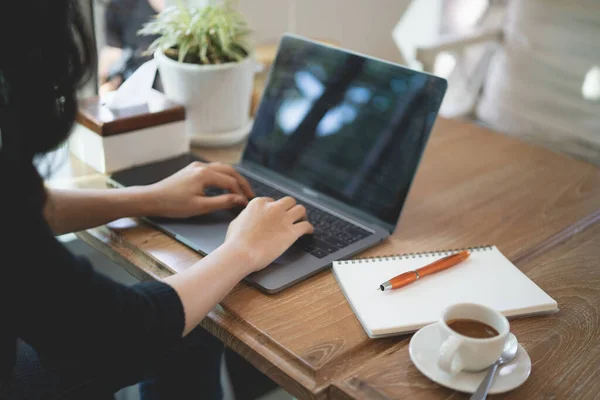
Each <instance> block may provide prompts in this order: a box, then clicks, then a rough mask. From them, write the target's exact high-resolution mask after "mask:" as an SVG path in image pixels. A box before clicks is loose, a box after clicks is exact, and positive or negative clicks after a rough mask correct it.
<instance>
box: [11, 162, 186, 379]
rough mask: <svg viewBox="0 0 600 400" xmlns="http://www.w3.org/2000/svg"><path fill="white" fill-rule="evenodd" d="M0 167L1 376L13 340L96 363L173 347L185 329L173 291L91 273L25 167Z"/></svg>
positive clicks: (62, 357)
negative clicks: (55, 225)
mask: <svg viewBox="0 0 600 400" xmlns="http://www.w3.org/2000/svg"><path fill="white" fill-rule="evenodd" d="M0 164H2V165H0V232H1V233H2V234H1V237H0V381H1V380H3V379H5V378H7V377H8V376H9V375H10V373H11V371H12V368H13V365H14V362H15V349H16V341H17V338H20V339H22V340H23V341H25V342H27V343H29V344H30V345H31V346H32V347H33V348H34V349H35V350H36V351H37V352H38V354H40V356H42V357H47V358H51V359H52V360H55V361H56V362H62V361H64V362H66V363H71V365H72V363H73V362H75V363H79V364H80V365H82V366H87V365H91V366H94V367H95V368H97V367H101V366H102V365H107V366H108V365H110V364H109V363H110V362H112V363H113V364H114V362H115V361H117V362H118V360H119V357H126V356H128V355H132V356H134V355H135V354H142V353H143V352H144V351H145V350H146V351H147V350H148V349H153V350H160V349H161V347H164V348H165V349H167V348H169V347H171V346H173V345H174V344H175V343H176V342H177V341H178V340H179V339H180V338H181V334H182V332H183V328H184V313H183V306H182V304H181V301H180V299H179V297H178V295H177V293H176V292H175V291H174V290H173V289H172V288H171V287H170V286H168V285H167V284H165V283H162V282H151V283H142V284H137V285H134V286H131V287H128V286H124V285H121V284H119V283H116V282H114V281H112V280H110V279H108V278H106V277H104V276H103V275H101V274H98V273H96V272H94V270H93V269H92V268H91V266H90V264H89V263H88V262H87V261H86V260H84V259H78V258H76V257H74V256H73V255H72V254H71V253H70V252H69V251H67V250H66V249H65V248H64V247H63V246H62V245H61V244H60V243H59V242H58V241H57V240H56V239H55V238H54V236H53V234H52V232H51V230H50V228H49V226H48V224H47V223H46V221H45V220H44V218H43V215H42V206H43V201H44V200H43V190H42V189H41V181H40V178H39V177H38V176H37V174H36V172H35V170H34V168H33V167H32V166H31V164H27V163H25V164H21V165H19V166H8V167H7V164H6V163H0ZM111 360H112V361H111Z"/></svg>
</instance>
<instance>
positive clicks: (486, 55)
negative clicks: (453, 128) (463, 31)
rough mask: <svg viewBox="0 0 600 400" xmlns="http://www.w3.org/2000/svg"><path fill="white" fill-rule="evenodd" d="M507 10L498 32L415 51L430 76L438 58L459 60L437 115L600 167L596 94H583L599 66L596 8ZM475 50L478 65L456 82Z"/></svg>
mask: <svg viewBox="0 0 600 400" xmlns="http://www.w3.org/2000/svg"><path fill="white" fill-rule="evenodd" d="M493 7H494V3H492V8H493ZM505 11H506V12H505V15H504V14H503V16H504V18H503V23H502V24H501V25H500V26H498V27H497V28H493V27H492V28H485V29H480V30H477V31H474V32H472V33H470V34H468V35H463V36H459V37H442V38H441V39H440V40H439V41H438V42H437V43H434V44H432V45H429V46H421V47H420V48H418V49H417V53H416V57H417V60H419V61H420V62H421V63H422V65H423V68H424V69H425V70H426V71H428V72H433V71H434V67H435V62H436V59H437V57H438V55H439V54H441V53H443V52H449V53H451V54H453V55H454V56H455V57H457V58H458V61H457V64H456V67H455V70H454V71H453V73H452V74H451V75H450V77H449V91H448V96H447V101H446V104H445V107H443V111H444V110H445V112H444V113H443V114H444V115H445V116H447V117H454V118H472V119H474V120H475V121H477V122H479V123H482V124H485V125H486V126H488V127H490V128H492V129H494V130H497V131H500V132H503V133H506V134H509V135H515V136H519V137H521V138H523V139H525V140H528V141H532V142H535V143H538V144H541V145H544V146H546V147H549V148H552V149H555V150H557V151H562V152H565V153H568V154H571V155H573V156H575V157H578V158H582V159H585V160H587V161H590V162H592V163H595V164H598V165H600V101H599V100H598V99H597V98H595V97H589V95H587V93H598V92H599V91H600V88H589V87H587V88H586V89H582V88H583V86H584V81H585V80H586V76H588V77H589V76H590V75H591V74H592V72H594V71H597V68H598V66H599V65H600V40H598V38H600V2H598V1H597V0H569V1H566V0H510V1H509V2H508V3H507V5H506V10H505ZM496 14H498V13H496ZM476 46H478V52H477V55H478V56H479V63H477V65H476V66H475V68H473V69H472V71H470V73H469V76H468V79H462V80H461V79H460V75H461V72H464V70H461V67H462V66H464V64H465V60H467V59H468V58H469V57H471V58H472V55H473V51H472V50H473V49H474V48H475V47H476ZM461 63H462V64H463V65H462V66H461ZM595 73H596V74H597V73H598V72H595ZM588 81H589V82H586V85H600V83H599V82H597V79H588ZM586 96H588V98H586ZM459 99H462V100H464V101H462V102H461V101H458V100H459ZM448 103H450V104H448ZM452 106H454V107H452Z"/></svg>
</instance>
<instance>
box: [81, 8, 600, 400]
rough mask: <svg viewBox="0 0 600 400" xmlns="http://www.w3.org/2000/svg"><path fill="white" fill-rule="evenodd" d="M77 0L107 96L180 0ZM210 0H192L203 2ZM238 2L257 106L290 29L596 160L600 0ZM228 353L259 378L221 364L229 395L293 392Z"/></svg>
mask: <svg viewBox="0 0 600 400" xmlns="http://www.w3.org/2000/svg"><path fill="white" fill-rule="evenodd" d="M80 1H81V2H82V4H83V6H84V8H85V11H86V14H87V16H88V18H89V22H90V24H92V25H93V29H94V32H95V35H96V41H97V44H98V50H99V59H100V65H99V70H98V76H97V80H96V81H95V82H93V83H92V84H91V85H90V86H89V87H88V88H86V91H87V94H96V93H99V94H100V95H101V96H106V95H107V93H110V92H111V91H114V90H115V89H117V88H118V87H119V86H120V85H121V84H122V82H123V81H124V80H125V79H127V78H128V77H129V76H130V75H131V74H132V73H133V72H134V71H135V70H136V69H137V68H138V67H139V66H140V65H141V64H143V63H144V62H145V61H146V60H148V59H149V57H148V56H146V55H144V54H143V53H144V51H145V50H146V49H147V47H148V45H149V44H150V43H151V41H152V37H140V36H138V35H137V31H138V30H139V29H140V28H141V26H142V25H143V24H144V23H145V22H147V21H148V20H149V19H150V18H152V17H153V16H154V15H156V13H157V12H160V11H161V10H162V9H164V7H167V6H169V5H170V4H171V3H174V2H175V1H174V0H173V1H171V2H170V1H169V0H80ZM215 1H218V0H214V1H213V2H215ZM208 2H209V0H188V3H189V4H190V5H194V6H198V7H201V6H203V5H206V4H207V3H208ZM233 3H234V5H235V6H236V7H237V9H238V10H239V11H240V12H241V13H242V14H243V16H244V17H245V18H246V19H247V21H248V24H249V27H250V28H251V29H252V30H253V36H252V43H253V46H254V55H255V57H256V59H257V60H258V61H259V62H261V63H262V64H263V65H264V67H265V68H264V69H263V72H262V73H260V74H258V75H257V76H256V79H255V88H254V95H253V110H254V109H255V107H256V104H258V102H259V100H260V94H261V90H262V88H263V84H264V80H265V77H266V74H267V72H268V68H269V65H270V63H271V62H272V61H273V58H274V56H275V52H276V47H277V42H278V40H279V38H280V36H281V35H282V34H283V33H284V32H291V33H295V34H298V35H302V36H306V37H310V38H313V39H315V40H319V41H323V42H326V43H329V44H332V45H336V46H340V47H343V48H347V49H350V50H354V51H357V52H360V53H363V54H366V55H369V56H373V57H378V58H382V59H385V60H389V61H392V62H396V63H400V64H403V65H406V66H409V67H410V68H414V69H419V70H424V71H427V72H430V73H434V74H436V75H440V76H443V77H445V78H447V79H448V82H449V89H448V92H447V94H446V97H445V100H444V103H443V105H442V110H441V116H442V117H443V118H460V119H463V120H468V121H471V122H473V123H476V124H482V125H485V126H486V127H488V128H490V129H492V130H494V131H496V132H499V133H500V134H506V135H512V136H516V137H519V138H521V139H522V140H525V141H529V142H532V143H535V144H537V145H541V146H544V147H547V148H550V149H552V150H554V151H557V152H560V153H564V154H566V155H567V156H570V157H575V158H578V159H581V160H584V161H586V162H591V163H595V164H597V165H600V40H598V39H599V38H600V1H598V0H412V1H411V0H369V1H366V0H237V1H234V2H233ZM440 134H443V132H441V133H440ZM507 162H510V160H507ZM72 246H74V250H75V251H78V252H84V253H86V252H88V253H89V252H91V251H92V250H91V249H87V248H85V247H84V246H82V245H81V244H78V242H76V241H75V242H73V244H72ZM103 263H104V264H103ZM96 265H98V266H99V268H100V269H103V268H104V269H105V270H106V271H107V273H109V274H113V276H115V277H116V278H118V279H122V280H127V279H131V278H130V277H127V276H122V275H119V274H122V272H120V273H119V272H115V271H118V269H117V268H113V267H112V266H111V265H109V264H108V261H106V260H104V259H103V258H101V257H97V264H96ZM102 265H105V266H104V267H103V266H102ZM114 274H117V275H118V276H116V275H114ZM231 357H232V358H231V360H227V361H228V368H229V369H230V374H229V375H230V376H232V375H234V373H233V372H231V370H232V369H235V370H236V371H237V372H235V375H238V376H239V375H244V376H247V377H248V381H249V382H251V383H252V384H251V386H252V385H253V386H254V387H255V389H256V390H250V389H247V388H246V389H241V390H236V391H235V393H234V391H233V390H231V386H230V384H229V383H228V382H229V378H227V374H225V381H224V383H225V385H226V386H227V387H229V388H230V389H228V390H227V393H226V398H229V399H232V398H238V399H241V398H256V397H257V396H266V397H264V398H271V399H285V398H290V397H289V396H288V395H287V394H285V392H283V391H281V390H278V389H276V388H275V386H274V385H273V384H272V383H270V382H269V381H268V379H266V378H264V379H263V378H262V375H261V374H260V373H258V372H256V371H252V367H250V366H248V365H243V364H244V362H243V361H242V360H239V359H235V356H233V355H232V356H231ZM236 368H237V369H236ZM256 377H258V378H256ZM261 379H263V380H264V384H258V383H257V382H260V381H261ZM243 384H244V383H243V382H242V383H241V384H240V385H242V386H240V387H242V388H243ZM274 388H275V389H274ZM273 389H274V390H273ZM119 396H120V398H121V399H135V398H136V397H135V396H136V393H135V390H124V391H123V392H122V393H120V394H119Z"/></svg>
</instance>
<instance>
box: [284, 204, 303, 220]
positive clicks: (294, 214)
mask: <svg viewBox="0 0 600 400" xmlns="http://www.w3.org/2000/svg"><path fill="white" fill-rule="evenodd" d="M288 215H289V216H290V218H291V219H292V221H294V222H297V221H302V220H306V208H305V207H304V206H303V205H300V204H296V205H295V206H294V207H292V208H290V209H289V210H288Z"/></svg>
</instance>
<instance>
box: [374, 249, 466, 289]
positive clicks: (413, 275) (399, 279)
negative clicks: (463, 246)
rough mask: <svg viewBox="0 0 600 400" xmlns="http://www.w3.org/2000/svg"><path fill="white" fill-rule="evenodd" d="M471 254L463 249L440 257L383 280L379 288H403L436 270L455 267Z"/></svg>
mask: <svg viewBox="0 0 600 400" xmlns="http://www.w3.org/2000/svg"><path fill="white" fill-rule="evenodd" d="M470 255H471V253H470V252H469V251H468V250H463V251H461V252H460V253H456V254H452V255H450V256H447V257H444V258H440V259H439V260H437V261H434V262H432V263H431V264H429V265H426V266H424V267H422V268H419V269H417V270H416V271H408V272H405V273H403V274H400V275H398V276H396V277H394V278H392V279H390V280H389V281H385V282H383V283H382V284H381V285H379V288H378V289H377V290H381V291H385V290H391V289H398V288H401V287H403V286H406V285H408V284H411V283H413V282H414V281H416V280H419V279H421V278H423V277H424V276H427V275H431V274H435V273H436V272H440V271H443V270H445V269H448V268H450V267H454V266H455V265H456V264H458V263H460V262H462V261H464V260H466V259H467V258H469V256H470Z"/></svg>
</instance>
